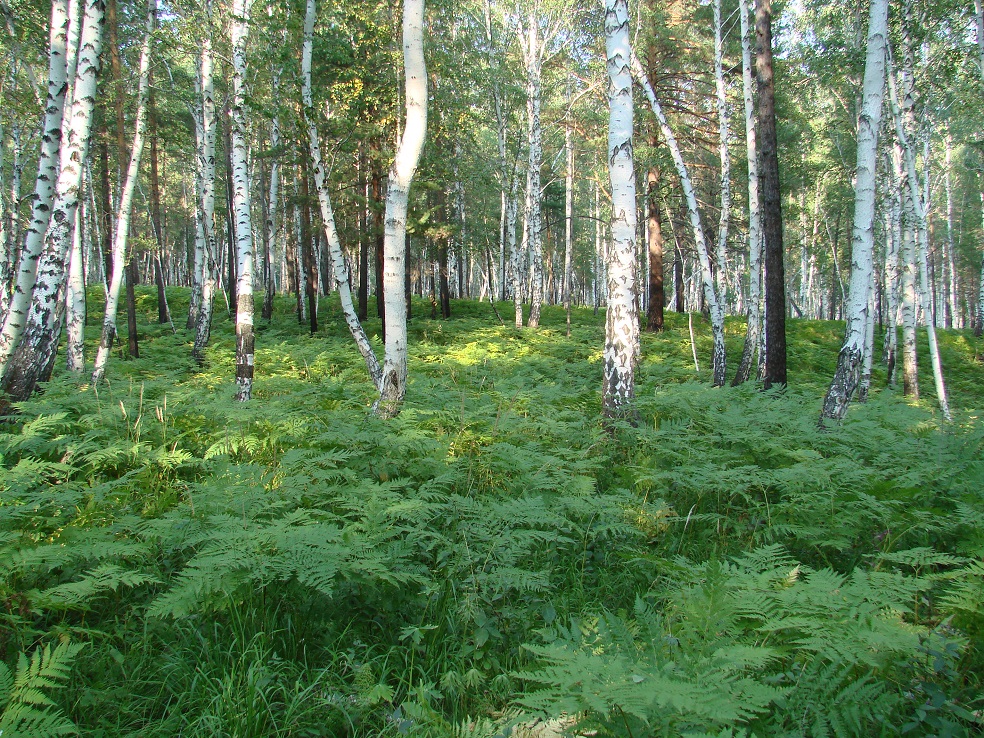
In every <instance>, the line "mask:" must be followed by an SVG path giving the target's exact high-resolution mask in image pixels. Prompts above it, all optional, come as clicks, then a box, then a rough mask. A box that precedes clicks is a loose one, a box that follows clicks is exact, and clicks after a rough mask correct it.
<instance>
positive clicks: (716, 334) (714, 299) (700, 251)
mask: <svg viewBox="0 0 984 738" xmlns="http://www.w3.org/2000/svg"><path fill="white" fill-rule="evenodd" d="M632 73H633V75H635V78H636V79H637V80H638V82H639V84H641V85H642V88H643V90H644V91H645V93H646V98H647V99H648V100H649V105H650V106H651V107H652V109H653V113H654V114H655V115H656V120H657V121H659V127H660V130H661V131H662V133H663V138H664V139H665V140H666V145H667V146H668V147H669V149H670V156H672V157H673V163H674V164H675V165H676V169H677V174H678V175H679V176H680V184H681V185H682V186H683V194H684V197H685V198H686V201H687V210H688V211H689V214H690V226H691V228H692V229H693V232H694V242H695V243H696V244H697V258H698V259H699V260H700V271H701V281H702V283H703V287H704V299H706V300H707V306H708V308H709V309H710V312H711V335H712V338H713V341H714V348H713V357H712V358H713V361H712V365H713V383H714V386H716V387H721V386H723V385H724V382H725V373H726V370H727V367H726V363H727V358H726V356H727V354H726V352H725V347H724V308H723V306H722V305H721V301H720V299H719V297H718V294H717V290H716V289H715V287H714V278H713V276H712V274H711V259H710V255H709V253H708V249H707V241H706V239H705V238H704V228H703V226H702V225H701V222H700V210H698V208H697V194H696V192H695V191H694V186H693V183H692V182H691V180H690V172H689V171H688V169H687V165H686V163H685V162H684V161H683V154H682V153H681V152H680V146H679V144H678V143H677V140H676V136H675V135H673V130H672V129H671V128H670V124H669V123H668V122H667V120H666V116H665V115H664V114H663V108H662V106H661V105H660V104H659V100H658V99H657V98H656V93H655V92H654V91H653V87H652V85H651V84H650V83H649V79H648V78H647V77H646V73H645V71H644V70H643V68H642V64H640V63H639V60H638V59H637V58H636V57H635V55H633V57H632Z"/></svg>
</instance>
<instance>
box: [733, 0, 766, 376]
mask: <svg viewBox="0 0 984 738" xmlns="http://www.w3.org/2000/svg"><path fill="white" fill-rule="evenodd" d="M738 18H739V20H740V22H741V24H740V27H741V90H742V103H743V106H744V110H745V152H746V161H747V163H748V324H747V325H746V327H745V345H744V347H743V348H742V352H741V360H740V361H739V363H738V371H737V372H735V379H734V382H733V383H732V384H733V385H734V386H736V387H737V386H738V385H739V384H742V383H744V382H747V381H748V377H749V375H750V374H751V371H752V359H753V357H754V356H755V350H756V349H757V348H758V345H759V337H760V334H761V330H762V291H761V290H762V214H761V211H760V209H759V176H758V150H757V147H756V141H755V125H756V124H755V106H754V101H753V98H752V44H751V39H750V38H749V30H750V29H749V23H748V3H747V1H746V0H738Z"/></svg>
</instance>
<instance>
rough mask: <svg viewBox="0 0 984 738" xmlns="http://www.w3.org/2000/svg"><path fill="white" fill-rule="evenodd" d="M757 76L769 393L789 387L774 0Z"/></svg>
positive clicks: (764, 10) (760, 34) (764, 20)
mask: <svg viewBox="0 0 984 738" xmlns="http://www.w3.org/2000/svg"><path fill="white" fill-rule="evenodd" d="M755 38H756V54H755V57H756V58H755V70H756V76H757V78H758V92H759V120H758V136H757V143H758V147H759V157H760V158H759V163H760V167H761V169H760V174H761V179H760V180H759V182H760V188H761V198H762V234H763V238H764V251H765V335H766V354H765V357H766V358H765V381H764V386H765V388H766V389H768V388H769V387H771V386H772V385H774V384H780V385H785V384H786V272H785V265H784V264H783V245H782V198H781V193H780V191H779V148H778V139H777V136H776V93H775V82H774V79H773V75H772V0H757V2H756V6H755Z"/></svg>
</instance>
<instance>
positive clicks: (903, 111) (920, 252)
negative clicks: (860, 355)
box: [890, 57, 953, 421]
mask: <svg viewBox="0 0 984 738" xmlns="http://www.w3.org/2000/svg"><path fill="white" fill-rule="evenodd" d="M907 58H908V57H907ZM905 71H906V72H907V73H906V74H905V85H906V87H905V97H904V106H902V107H901V108H900V106H899V100H898V94H897V91H896V89H895V84H894V80H893V81H892V83H891V84H890V89H891V99H892V115H893V117H894V118H895V130H896V133H897V135H898V138H899V142H900V143H901V145H902V156H903V162H904V166H905V171H906V175H907V179H908V183H909V198H908V201H909V202H910V203H911V207H912V209H913V214H914V220H915V229H916V235H917V245H916V259H917V262H916V263H917V267H918V271H919V293H920V294H919V297H920V300H921V302H922V308H923V323H924V324H925V325H926V337H927V339H928V343H929V360H930V363H931V365H932V368H933V382H934V384H935V386H936V397H937V400H938V401H939V403H940V411H941V412H942V413H943V417H944V419H946V420H947V421H950V420H952V419H953V418H952V415H951V414H950V403H949V400H948V399H947V392H946V382H945V381H944V378H943V364H942V362H941V361H940V350H939V343H938V342H937V339H936V326H935V325H934V321H933V310H932V306H933V303H932V294H931V291H930V286H929V266H928V254H929V228H928V224H927V219H926V205H925V201H924V199H923V197H924V195H923V194H922V193H920V191H919V179H918V177H917V175H916V153H915V150H914V148H913V142H912V140H911V136H910V132H911V131H912V130H913V129H914V128H915V125H914V122H915V111H914V104H915V99H914V85H913V81H912V74H911V71H910V70H908V69H907V70H905Z"/></svg>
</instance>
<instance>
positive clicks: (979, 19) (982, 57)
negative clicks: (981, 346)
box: [974, 0, 984, 338]
mask: <svg viewBox="0 0 984 738" xmlns="http://www.w3.org/2000/svg"><path fill="white" fill-rule="evenodd" d="M974 18H975V21H976V23H977V53H978V64H979V66H980V72H981V80H982V81H984V2H982V0H974ZM981 203H982V218H984V193H982V194H981ZM979 285H980V286H979V288H978V292H977V320H976V321H975V322H974V335H975V336H977V337H978V338H980V337H981V335H982V334H984V250H982V252H981V272H980V282H979Z"/></svg>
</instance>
